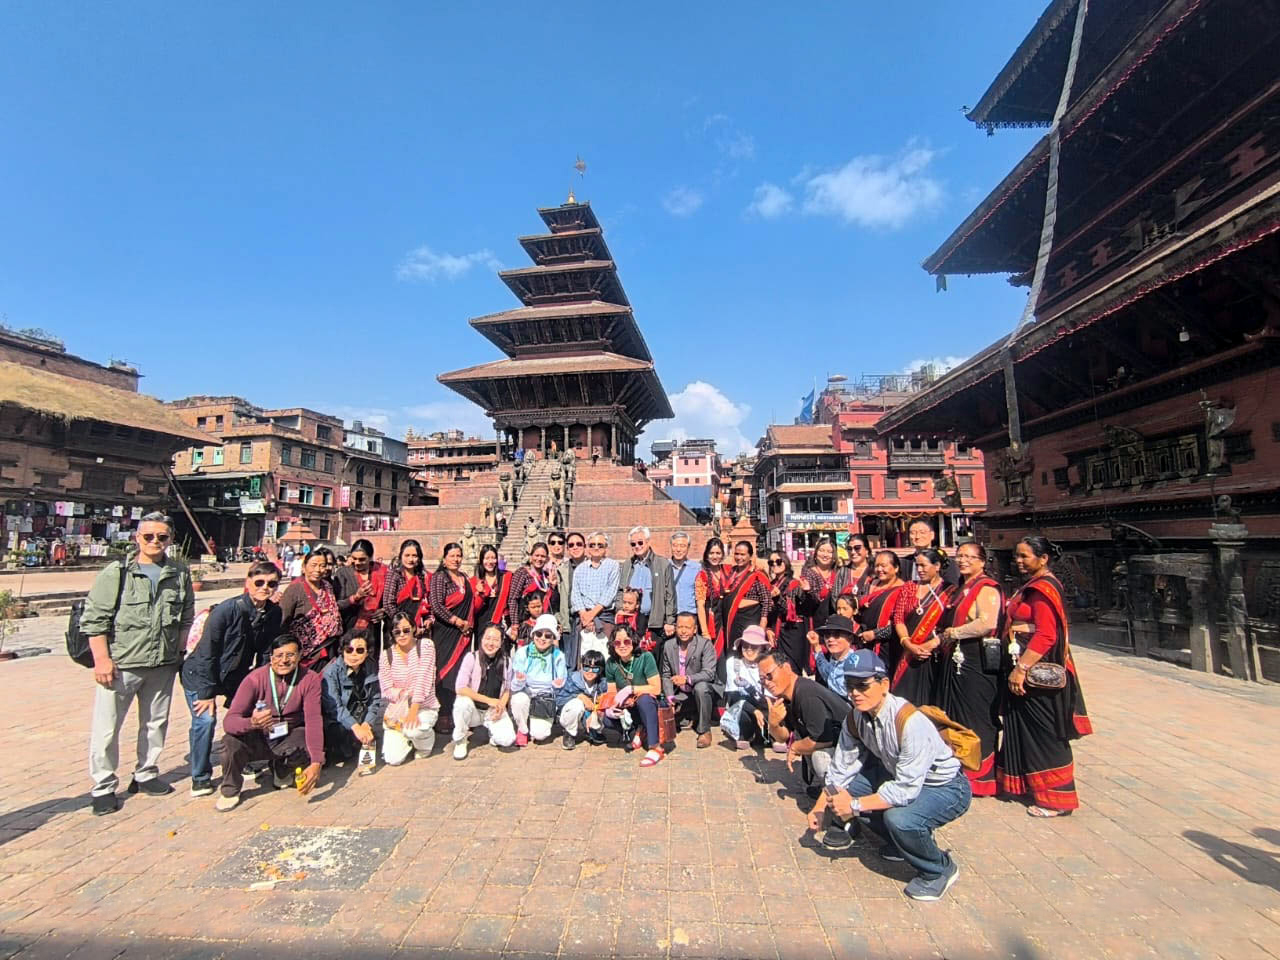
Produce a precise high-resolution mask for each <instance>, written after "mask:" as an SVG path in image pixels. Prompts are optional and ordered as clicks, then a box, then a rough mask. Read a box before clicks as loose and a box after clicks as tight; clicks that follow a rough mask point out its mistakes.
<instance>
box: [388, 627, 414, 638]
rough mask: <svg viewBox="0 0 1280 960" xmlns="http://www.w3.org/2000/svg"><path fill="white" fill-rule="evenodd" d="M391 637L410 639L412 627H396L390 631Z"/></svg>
mask: <svg viewBox="0 0 1280 960" xmlns="http://www.w3.org/2000/svg"><path fill="white" fill-rule="evenodd" d="M391 635H392V636H393V637H412V636H413V627H397V628H396V629H395V630H392V631H391Z"/></svg>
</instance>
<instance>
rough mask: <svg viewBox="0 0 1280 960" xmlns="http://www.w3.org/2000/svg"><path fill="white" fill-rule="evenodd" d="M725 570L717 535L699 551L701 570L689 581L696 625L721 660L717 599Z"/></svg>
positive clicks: (722, 645)
mask: <svg viewBox="0 0 1280 960" xmlns="http://www.w3.org/2000/svg"><path fill="white" fill-rule="evenodd" d="M727 573H728V568H727V567H726V566H725V562H724V543H723V542H722V541H721V540H720V538H719V537H712V538H711V539H710V540H708V541H707V546H706V548H705V549H704V550H703V551H702V570H700V571H699V572H698V576H697V577H696V578H695V579H694V581H693V595H694V598H695V599H696V601H697V604H698V627H699V629H701V630H702V635H703V636H704V637H706V638H708V639H709V640H712V641H714V642H715V645H716V656H717V657H719V658H720V659H721V660H723V659H724V631H723V627H724V624H722V623H721V622H720V619H721V618H720V600H721V599H722V598H723V597H724V585H725V577H726V574H727Z"/></svg>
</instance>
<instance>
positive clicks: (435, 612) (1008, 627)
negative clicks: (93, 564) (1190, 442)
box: [81, 515, 1090, 900]
mask: <svg viewBox="0 0 1280 960" xmlns="http://www.w3.org/2000/svg"><path fill="white" fill-rule="evenodd" d="M171 537H172V526H171V524H170V523H169V521H168V518H166V517H163V516H160V515H149V516H148V517H145V518H143V521H142V523H141V524H140V526H139V530H138V534H137V553H136V554H135V555H134V556H133V557H131V558H130V559H129V560H127V561H125V562H124V563H117V564H112V565H111V566H109V567H108V568H107V569H106V570H104V571H103V572H102V574H101V575H100V576H99V577H98V579H97V581H96V582H95V584H94V586H93V589H92V590H91V592H90V595H89V597H88V600H87V602H86V606H85V610H84V614H83V616H82V619H81V625H82V629H83V631H84V632H85V634H86V635H87V636H89V638H90V646H91V649H92V650H93V653H94V660H95V664H94V674H95V679H96V680H97V682H98V684H99V688H98V692H97V697H96V700H95V708H94V725H93V734H92V738H91V747H90V772H91V775H92V776H93V779H94V788H93V809H94V812H95V813H98V814H106V813H111V812H113V811H114V810H115V809H117V808H118V801H117V798H116V788H117V780H116V773H115V768H116V765H117V760H118V750H117V744H116V739H117V738H118V734H119V730H120V725H121V723H122V721H123V718H124V715H125V712H126V711H127V709H128V707H129V705H130V703H131V702H132V701H133V700H134V699H135V698H136V699H137V700H138V704H139V720H140V726H141V727H142V729H143V735H141V736H140V737H139V757H138V762H137V767H136V768H135V771H134V777H133V780H132V782H131V783H130V785H129V788H128V789H129V791H130V792H138V791H141V792H144V793H148V794H164V793H168V792H171V791H172V787H170V786H169V785H167V784H165V783H163V782H161V781H160V779H159V777H158V757H159V752H160V749H161V747H162V746H163V742H164V734H165V729H166V726H167V721H168V713H169V697H170V695H171V691H172V686H173V680H174V678H175V676H176V677H178V679H179V680H180V682H181V685H182V689H183V692H184V694H185V697H186V700H187V705H188V708H189V710H190V712H191V720H192V722H191V728H190V734H189V736H190V753H191V781H192V783H191V790H192V793H193V794H195V795H198V796H199V795H210V794H213V793H214V792H215V791H216V792H217V794H218V796H217V799H216V801H215V805H216V808H217V809H218V810H220V811H230V810H233V809H235V808H236V807H237V806H238V804H239V803H240V795H241V791H242V789H243V786H244V781H245V778H246V776H250V775H256V776H262V775H269V776H271V778H272V782H273V783H274V785H275V786H276V787H283V786H296V787H297V789H298V790H299V791H300V792H301V793H303V794H306V793H308V792H310V790H311V789H312V788H313V787H314V786H315V784H316V783H317V781H318V779H319V777H320V775H321V771H322V770H323V768H324V767H325V765H326V764H332V763H346V762H350V761H356V763H357V772H358V773H360V774H366V773H371V772H373V771H374V769H375V768H376V764H377V757H378V755H379V754H380V755H381V758H382V761H383V762H384V763H386V764H389V765H398V764H401V763H403V762H405V761H406V760H408V759H409V758H410V757H411V756H412V755H413V754H414V753H419V754H422V755H428V754H430V753H431V752H432V751H433V750H434V748H435V741H436V738H437V736H440V737H445V738H447V739H448V740H449V741H450V742H451V745H452V752H453V756H454V757H455V758H456V759H458V760H463V759H465V758H466V757H467V756H468V753H469V751H470V749H471V748H472V746H473V745H479V744H482V743H486V742H487V743H490V744H493V745H494V746H497V747H503V748H513V749H515V748H521V747H525V746H528V745H529V744H531V743H535V742H543V741H548V740H550V739H551V738H552V736H553V733H554V731H555V729H556V727H557V726H558V728H559V730H560V742H561V745H562V746H563V747H564V749H570V750H571V749H575V748H576V747H578V745H579V744H581V743H584V742H585V743H587V744H590V745H600V744H604V743H606V742H607V741H613V742H615V743H617V744H619V745H621V746H622V747H623V748H624V749H626V750H629V751H635V752H637V753H639V754H640V755H641V759H640V765H641V766H643V767H652V766H654V765H656V764H658V763H660V762H661V761H662V760H663V759H664V757H665V750H666V749H667V747H668V746H669V745H670V744H671V741H672V739H673V732H674V730H675V729H678V725H679V724H680V723H681V722H685V723H688V724H691V725H692V726H693V728H694V731H695V733H696V740H695V742H696V746H697V748H699V749H701V748H706V747H709V746H711V744H712V742H713V737H712V727H713V726H716V725H717V724H718V726H719V728H720V731H721V733H722V735H723V736H724V737H725V738H726V739H727V741H728V745H729V746H730V747H732V748H735V749H751V748H753V747H754V748H757V749H771V750H775V751H777V752H779V753H785V754H786V762H787V764H788V767H789V768H792V769H794V768H795V765H796V764H797V763H799V765H800V768H801V769H802V771H803V772H804V775H805V777H806V779H807V780H809V787H808V790H809V794H810V796H811V798H812V799H814V800H815V805H814V806H813V808H812V810H811V812H810V814H809V821H810V826H812V827H813V829H815V830H822V842H823V843H824V844H825V845H826V846H828V847H831V848H833V849H841V848H843V847H847V846H848V845H849V844H851V843H852V842H853V837H854V835H855V834H856V833H857V831H858V829H859V824H860V823H862V822H863V821H865V822H866V823H867V825H868V826H869V827H870V828H871V829H873V830H875V831H876V832H877V833H878V834H879V835H880V836H881V837H882V838H883V840H884V846H883V849H882V853H883V854H884V855H885V856H886V857H887V858H888V859H899V860H901V859H906V860H907V861H909V862H910V863H911V864H912V866H914V867H915V869H916V870H917V874H918V875H917V877H916V879H915V880H914V881H912V884H911V885H909V886H908V889H907V892H908V894H909V895H911V896H913V897H916V898H917V899H922V900H930V899H937V898H938V897H940V896H942V895H943V894H945V892H946V889H947V888H949V886H950V885H951V883H953V882H954V880H955V875H956V866H955V864H954V863H953V862H952V861H951V859H950V857H949V856H948V855H947V854H945V853H944V852H942V851H941V850H940V849H939V848H938V847H937V845H936V843H935V842H934V840H933V830H934V829H935V828H936V827H938V826H940V825H941V824H943V823H946V822H948V821H950V820H952V819H954V818H955V817H957V816H959V815H961V814H962V813H964V812H965V810H967V809H968V806H969V802H970V797H971V795H972V794H977V795H979V796H990V795H994V794H995V793H996V792H997V791H1001V792H1004V793H1007V794H1012V795H1017V796H1022V797H1026V798H1029V800H1030V803H1029V805H1028V811H1029V812H1030V813H1031V814H1032V815H1034V816H1039V817H1051V816H1060V815H1064V814H1067V813H1070V812H1071V811H1072V810H1074V809H1075V808H1076V806H1077V805H1078V800H1077V797H1076V793H1075V787H1074V775H1073V760H1072V754H1071V746H1070V742H1071V740H1072V739H1074V738H1075V737H1077V736H1080V735H1083V734H1085V733H1088V732H1090V731H1089V723H1088V718H1087V715H1086V714H1085V710H1084V702H1083V697H1082V695H1081V693H1080V686H1079V682H1078V678H1077V676H1076V672H1075V667H1074V664H1073V662H1072V658H1071V653H1070V649H1069V645H1068V627H1067V618H1066V612H1065V609H1064V606H1063V600H1062V594H1063V592H1062V588H1061V585H1060V584H1059V583H1058V581H1057V580H1056V579H1055V578H1054V576H1053V574H1052V572H1051V571H1050V569H1049V562H1050V558H1049V554H1050V549H1049V545H1048V544H1047V543H1046V542H1044V541H1043V540H1042V539H1041V538H1038V537H1028V538H1026V539H1024V540H1023V541H1022V542H1021V543H1019V545H1018V547H1017V552H1016V564H1017V567H1018V569H1019V571H1020V572H1021V573H1022V574H1023V576H1024V577H1025V578H1026V582H1025V583H1024V584H1023V586H1022V587H1021V588H1020V589H1019V590H1017V591H1016V592H1015V593H1014V594H1013V595H1012V596H1010V597H1008V598H1006V597H1005V596H1004V593H1003V590H1002V588H1001V586H1000V584H999V583H998V582H997V581H996V580H995V579H994V578H992V577H991V576H989V575H988V574H987V573H986V569H985V568H986V564H985V561H986V554H985V551H984V549H983V547H982V546H981V545H980V544H978V543H974V542H969V543H965V544H962V545H961V546H960V547H959V548H958V549H957V550H956V556H955V558H954V559H955V563H954V564H949V563H948V558H946V557H945V556H944V555H943V554H942V553H941V552H940V551H938V550H937V549H935V548H934V547H933V546H932V545H931V538H932V531H931V530H930V528H929V527H928V525H927V524H920V525H919V528H917V527H913V528H912V538H913V544H914V545H915V546H916V550H915V552H914V553H913V554H912V555H911V556H910V557H907V558H906V562H905V563H904V561H903V560H902V559H901V558H899V557H898V555H897V554H896V553H894V552H893V551H890V550H881V551H878V552H875V553H874V555H873V553H872V551H871V549H870V547H869V545H868V543H867V541H866V539H865V538H863V537H861V536H854V537H853V538H852V539H851V540H850V542H849V544H848V547H849V556H850V562H849V563H848V564H845V565H841V564H839V563H837V560H836V549H835V544H834V543H831V542H830V541H824V542H822V543H820V544H818V546H817V548H816V549H815V551H814V554H813V557H812V559H811V560H810V561H809V562H807V563H806V564H805V565H804V567H803V569H802V570H801V571H800V572H799V573H798V574H797V573H796V572H795V571H794V569H793V566H792V563H791V561H790V560H789V559H788V558H787V556H786V555H785V554H784V553H782V552H780V551H770V552H769V553H768V554H767V558H766V559H767V564H766V566H765V568H763V569H762V566H761V564H760V563H759V562H758V561H757V558H756V557H755V556H754V550H753V548H752V545H751V544H750V543H746V542H737V543H735V544H733V547H732V549H731V550H726V547H725V545H724V544H723V543H722V542H721V541H720V540H719V539H714V538H713V539H711V540H710V541H708V543H707V544H706V547H705V549H704V551H703V556H702V560H701V561H698V560H695V559H693V558H691V557H690V556H689V548H690V541H689V538H688V537H687V536H686V535H685V534H683V533H677V534H676V535H675V536H673V537H672V538H671V543H670V547H671V550H670V556H669V557H667V556H661V555H659V554H657V553H656V552H655V551H654V549H653V547H652V544H651V542H650V540H651V535H650V532H649V530H648V529H646V528H644V527H636V528H634V529H633V530H631V531H630V535H629V538H628V546H629V548H630V551H629V554H628V556H627V558H626V559H625V560H624V561H622V562H619V561H618V560H616V559H614V558H612V557H610V556H609V555H608V554H609V548H610V543H609V538H608V536H606V535H605V533H603V532H600V531H595V532H592V533H590V534H585V535H584V534H582V533H579V532H576V531H570V532H568V533H561V532H552V533H551V534H550V535H549V536H548V537H547V539H546V541H545V542H539V543H536V544H534V545H533V548H532V550H531V551H530V552H529V556H528V558H527V562H526V563H525V564H523V565H522V566H520V567H519V568H517V569H515V570H505V569H503V568H502V565H501V564H500V562H499V559H498V554H497V551H496V550H495V549H494V548H493V547H492V546H486V547H484V548H482V550H481V551H480V554H479V559H478V562H477V563H476V565H475V568H474V570H464V569H463V568H462V548H461V546H460V545H459V544H457V543H448V544H446V545H445V547H444V549H443V551H442V553H441V556H440V558H439V560H438V562H437V563H436V565H435V567H434V569H432V570H428V569H427V564H426V562H425V557H424V554H423V550H422V548H421V546H420V544H419V543H417V542H416V541H414V540H405V541H404V542H403V543H402V544H401V545H400V548H399V551H398V553H397V556H396V557H395V558H394V560H393V561H392V562H391V563H390V564H384V563H382V562H380V561H378V560H377V559H376V558H375V555H374V549H373V546H372V545H371V544H370V543H369V542H368V541H367V540H358V541H356V542H355V543H354V544H353V545H352V546H351V548H350V549H349V551H348V554H347V557H346V560H347V562H346V563H345V564H344V565H339V564H338V563H337V562H336V558H335V557H334V555H333V554H332V552H330V551H329V550H327V549H324V548H317V549H314V550H311V551H309V552H308V554H307V555H306V556H305V558H304V561H303V564H302V570H301V575H300V576H299V577H298V578H296V579H294V580H293V581H292V582H290V583H288V584H287V585H286V584H284V583H283V581H282V577H281V573H280V570H279V568H278V567H277V566H276V565H275V564H273V563H270V562H266V561H258V562H255V563H254V564H252V565H251V566H250V568H249V571H248V574H247V575H246V578H245V585H244V592H243V593H242V594H241V595H239V596H237V597H234V598H231V599H229V600H225V601H223V602H222V603H220V604H218V605H217V606H215V607H213V608H212V609H211V610H209V611H205V612H202V613H201V614H200V615H199V616H196V614H195V610H194V604H193V595H192V591H191V586H190V577H189V574H188V573H187V571H186V569H185V568H184V567H183V566H182V565H181V564H178V563H176V562H174V561H173V560H171V559H169V558H168V557H167V555H166V553H165V550H166V547H167V545H168V543H169V541H170V538H171ZM917 539H918V540H919V541H920V542H919V543H915V541H916V540H917ZM219 697H222V698H223V701H224V703H225V707H224V716H223V724H222V727H223V737H222V757H221V767H222V773H221V779H220V781H219V782H218V784H217V785H216V786H215V783H214V780H213V769H212V767H213V744H214V737H215V733H216V726H217V714H218V704H217V701H218V698H219ZM939 716H942V717H944V719H945V718H949V720H950V721H952V722H953V725H957V726H960V727H963V728H967V730H970V731H972V733H973V734H976V736H977V738H978V739H979V740H980V742H981V750H980V754H981V757H980V761H979V762H974V763H972V764H971V766H972V767H973V769H967V768H962V767H961V765H960V762H959V760H958V759H957V757H956V755H955V753H954V752H953V750H952V747H951V746H949V745H948V741H947V740H946V739H945V735H946V730H945V729H944V728H945V724H942V723H940V721H939V720H938V717H939ZM255 768H257V769H258V771H259V772H257V773H256V774H255ZM828 813H830V815H831V822H830V824H827V825H826V827H825V829H823V822H824V820H825V818H826V817H827V815H828Z"/></svg>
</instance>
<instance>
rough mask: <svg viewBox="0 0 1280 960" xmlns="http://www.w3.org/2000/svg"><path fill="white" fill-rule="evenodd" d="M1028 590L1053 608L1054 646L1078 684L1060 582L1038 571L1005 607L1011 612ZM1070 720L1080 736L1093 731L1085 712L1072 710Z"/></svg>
mask: <svg viewBox="0 0 1280 960" xmlns="http://www.w3.org/2000/svg"><path fill="white" fill-rule="evenodd" d="M1028 592H1031V593H1038V594H1040V596H1041V597H1042V598H1043V599H1044V600H1045V601H1046V602H1047V603H1048V604H1049V606H1050V608H1051V609H1052V610H1053V615H1054V617H1055V618H1056V619H1057V621H1058V641H1059V643H1058V644H1054V646H1058V645H1061V648H1062V666H1063V667H1064V668H1065V669H1066V671H1067V672H1068V673H1070V674H1071V679H1072V680H1073V681H1075V682H1076V684H1079V681H1080V677H1079V676H1078V675H1077V673H1076V663H1075V658H1073V657H1072V656H1071V644H1070V641H1069V639H1068V635H1067V606H1066V603H1064V602H1063V599H1062V584H1061V583H1059V582H1058V578H1057V577H1055V576H1054V575H1053V574H1052V573H1049V572H1048V571H1045V572H1044V573H1038V574H1036V575H1035V576H1034V577H1032V578H1031V579H1030V580H1028V581H1027V582H1026V583H1024V584H1023V585H1022V586H1021V587H1019V588H1018V589H1017V590H1016V591H1014V594H1013V596H1012V597H1010V598H1009V603H1008V604H1007V606H1006V607H1005V609H1006V610H1007V611H1008V612H1009V613H1010V614H1012V612H1013V610H1014V608H1015V607H1016V606H1017V605H1018V604H1020V603H1023V602H1025V601H1024V599H1023V597H1024V596H1025V594H1027V593H1028ZM1007 619H1008V620H1009V623H1010V624H1011V625H1012V623H1013V617H1012V616H1009V617H1008V618H1007ZM1046 656H1047V654H1046ZM1042 659H1043V658H1042ZM1049 662H1050V663H1052V662H1054V661H1053V660H1050V661H1049ZM1077 689H1078V687H1077ZM1073 706H1074V704H1073ZM1071 720H1072V723H1073V725H1074V726H1075V728H1076V732H1077V733H1078V734H1080V735H1081V736H1087V735H1088V734H1091V733H1093V722H1092V721H1091V720H1090V719H1089V717H1088V716H1087V715H1086V714H1082V713H1076V712H1075V711H1074V710H1073V711H1072V716H1071Z"/></svg>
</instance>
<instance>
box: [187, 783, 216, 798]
mask: <svg viewBox="0 0 1280 960" xmlns="http://www.w3.org/2000/svg"><path fill="white" fill-rule="evenodd" d="M212 793H213V782H212V781H210V780H192V781H191V795H192V796H193V797H207V796H209V795H210V794H212Z"/></svg>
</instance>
